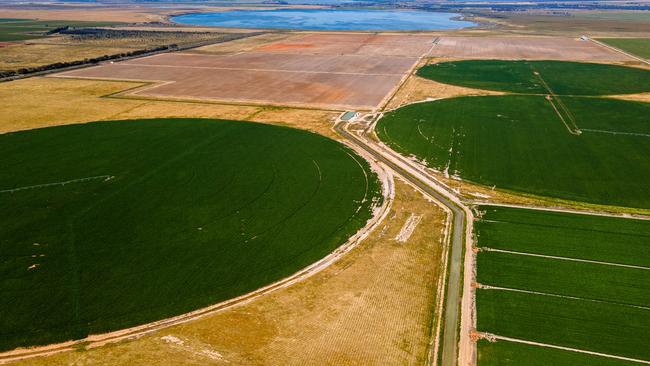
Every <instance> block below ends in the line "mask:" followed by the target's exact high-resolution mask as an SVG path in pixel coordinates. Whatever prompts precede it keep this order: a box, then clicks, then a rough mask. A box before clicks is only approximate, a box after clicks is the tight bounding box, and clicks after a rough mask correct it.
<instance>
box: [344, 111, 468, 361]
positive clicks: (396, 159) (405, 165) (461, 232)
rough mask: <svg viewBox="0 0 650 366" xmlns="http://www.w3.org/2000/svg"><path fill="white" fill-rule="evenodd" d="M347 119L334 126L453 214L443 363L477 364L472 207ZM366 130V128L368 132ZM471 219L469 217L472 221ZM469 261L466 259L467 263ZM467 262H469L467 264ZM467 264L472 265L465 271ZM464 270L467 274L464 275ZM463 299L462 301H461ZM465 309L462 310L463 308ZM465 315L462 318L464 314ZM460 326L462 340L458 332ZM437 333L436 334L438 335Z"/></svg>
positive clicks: (434, 358) (442, 335) (443, 338)
mask: <svg viewBox="0 0 650 366" xmlns="http://www.w3.org/2000/svg"><path fill="white" fill-rule="evenodd" d="M346 126H347V123H345V122H339V123H337V124H336V125H335V127H334V129H335V130H336V132H338V133H339V134H340V135H341V136H343V137H345V138H347V139H348V140H350V141H351V142H352V143H354V144H355V145H357V146H358V147H360V148H362V149H363V150H365V151H366V152H368V153H369V154H370V155H371V156H373V157H374V158H375V159H377V160H378V161H381V162H382V163H383V164H385V165H386V166H388V167H389V168H390V169H392V170H393V171H395V173H397V174H399V175H400V176H402V177H403V178H404V179H406V180H407V181H408V182H410V183H411V184H413V185H415V186H416V187H418V188H419V189H420V190H422V191H423V192H425V193H426V194H427V195H429V196H430V197H431V198H433V199H435V200H437V201H438V202H440V203H441V204H443V205H444V206H446V207H447V208H448V209H449V210H450V211H451V214H452V215H453V217H452V227H451V241H450V244H451V248H450V251H451V253H450V256H449V262H448V266H447V268H448V269H447V270H448V277H447V283H446V294H445V299H444V309H443V312H444V317H443V319H444V321H443V332H442V334H441V335H438V337H440V340H439V342H440V343H441V346H442V347H441V348H440V350H441V352H442V355H441V358H440V360H441V362H440V365H442V366H455V365H468V364H475V361H476V357H475V356H476V352H475V344H474V342H472V341H471V340H470V337H469V333H470V331H471V330H472V329H473V328H474V327H475V326H474V319H475V317H474V314H473V313H474V311H473V303H472V301H473V296H472V293H473V289H472V287H471V283H472V277H471V276H472V273H471V268H472V266H471V263H472V262H471V261H472V260H473V259H472V256H471V255H466V256H465V258H463V244H465V245H466V248H465V250H466V253H467V254H469V253H471V229H472V225H471V224H470V222H471V220H473V214H472V212H471V210H470V209H469V208H468V207H466V206H465V205H463V203H462V202H461V201H460V199H458V197H456V196H455V195H454V194H453V193H452V192H451V191H450V190H449V189H447V188H445V187H443V186H442V185H440V184H438V183H436V181H435V179H434V178H432V177H431V176H430V175H429V174H428V173H426V172H425V171H423V170H422V169H420V168H418V167H416V166H414V165H413V163H411V162H409V161H408V160H407V159H405V158H403V157H402V156H400V155H399V154H397V153H395V152H393V151H392V150H390V149H387V148H383V147H381V146H380V145H378V144H376V143H373V142H371V141H370V140H369V139H367V138H366V137H365V136H363V133H362V134H359V135H357V134H355V133H352V132H350V131H348V130H347V129H346ZM364 133H365V132H364ZM468 220H469V221H468ZM463 262H465V263H463ZM463 264H465V265H463ZM463 268H467V269H470V271H469V272H468V273H464V271H463ZM463 274H464V275H463ZM461 289H462V291H461ZM461 300H462V301H461ZM461 309H462V312H461ZM461 315H462V318H461ZM459 328H460V342H459V340H458V339H459V338H458V332H459ZM435 336H436V335H434V337H435ZM428 361H429V362H428V364H429V365H435V364H437V361H438V360H437V357H433V359H429V360H428Z"/></svg>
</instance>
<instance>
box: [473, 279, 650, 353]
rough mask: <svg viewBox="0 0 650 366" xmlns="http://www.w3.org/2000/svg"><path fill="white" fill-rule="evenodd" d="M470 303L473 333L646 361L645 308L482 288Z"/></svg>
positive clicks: (649, 317) (648, 327)
mask: <svg viewBox="0 0 650 366" xmlns="http://www.w3.org/2000/svg"><path fill="white" fill-rule="evenodd" d="M479 271H480V268H479ZM476 306H477V309H478V318H477V320H478V322H477V326H478V330H479V331H484V332H489V333H494V334H498V335H501V336H505V337H511V338H516V339H524V340H529V341H534V342H540V343H547V344H552V345H559V346H564V347H570V348H577V349H581V350H587V351H593V352H599V353H605V354H611V355H616V356H623V357H630V358H635V359H641V360H650V348H648V347H647V345H648V344H649V342H650V309H647V308H636V307H631V306H621V305H617V304H611V303H606V302H594V301H589V300H581V299H568V298H562V297H553V296H547V295H535V294H527V293H517V292H510V291H497V290H482V289H478V290H477V291H476Z"/></svg>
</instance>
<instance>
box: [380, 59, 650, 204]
mask: <svg viewBox="0 0 650 366" xmlns="http://www.w3.org/2000/svg"><path fill="white" fill-rule="evenodd" d="M418 73H419V75H421V76H423V77H427V78H431V79H434V80H437V81H441V82H445V83H449V84H456V85H462V86H467V87H474V88H484V89H492V90H499V91H506V92H516V93H521V94H520V95H505V96H486V97H461V98H452V99H445V100H438V101H434V102H426V103H417V104H412V105H409V106H406V107H403V108H400V109H398V110H395V111H393V112H390V113H388V114H386V116H385V117H384V118H382V119H381V120H380V121H379V123H378V125H377V134H378V135H379V137H380V138H381V139H382V140H383V141H384V142H386V143H387V144H388V145H390V146H391V147H392V148H393V149H395V150H397V151H399V152H401V153H405V154H407V155H414V156H415V157H417V158H418V159H421V160H424V162H425V163H426V164H427V165H428V166H430V167H432V168H435V169H438V170H441V171H444V172H446V173H448V174H450V175H457V176H459V177H461V178H464V179H467V180H470V181H473V182H476V183H480V184H484V185H488V186H496V187H497V188H504V189H508V190H516V191H521V192H527V193H532V194H537V195H543V196H551V197H558V198H563V199H569V200H575V201H585V202H591V203H598V204H609V205H620V206H630V207H640V208H650V196H648V194H647V182H648V181H649V180H650V166H648V164H647V157H648V156H650V123H648V115H650V104H648V103H640V102H630V101H622V100H616V99H606V98H595V97H592V96H597V95H606V94H623V93H636V92H642V91H650V72H648V71H645V70H641V69H632V68H625V67H618V66H610V65H599V64H579V63H566V62H552V61H543V62H523V61H519V62H508V61H461V62H449V63H442V64H436V65H431V66H427V67H425V68H422V69H420V70H419V72H418ZM595 75H597V77H596V76H595Z"/></svg>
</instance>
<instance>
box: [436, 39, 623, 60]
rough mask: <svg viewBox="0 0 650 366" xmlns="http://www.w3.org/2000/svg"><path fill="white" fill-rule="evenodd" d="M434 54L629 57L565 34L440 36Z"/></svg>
mask: <svg viewBox="0 0 650 366" xmlns="http://www.w3.org/2000/svg"><path fill="white" fill-rule="evenodd" d="M431 55H432V56H435V57H449V58H460V59H500V60H511V59H512V60H566V61H575V60H585V61H631V60H632V59H631V58H630V57H627V56H625V55H623V54H621V53H619V52H616V51H613V50H610V49H607V48H605V47H602V46H600V45H598V44H596V43H594V42H589V41H583V40H580V39H576V38H564V37H521V36H515V37H508V36H505V37H504V36H499V37H493V36H480V37H455V36H452V37H448V36H443V37H440V39H439V41H438V43H437V45H436V47H434V48H433V50H432V51H431Z"/></svg>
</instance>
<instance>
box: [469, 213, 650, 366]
mask: <svg viewBox="0 0 650 366" xmlns="http://www.w3.org/2000/svg"><path fill="white" fill-rule="evenodd" d="M478 216H479V218H478V219H477V220H476V221H475V223H474V233H475V235H476V238H477V246H478V247H479V248H482V250H481V251H479V252H478V254H477V261H476V274H477V282H478V283H479V284H481V285H482V286H485V287H483V288H479V289H478V290H477V293H476V294H477V295H476V296H477V297H476V309H477V324H478V330H479V331H481V332H486V333H492V334H495V335H497V336H502V337H510V338H515V339H519V340H523V341H532V342H539V343H545V344H550V345H555V346H561V347H568V348H576V349H579V350H586V351H592V352H598V353H603V354H610V355H614V356H621V357H629V358H635V359H641V360H649V361H650V351H649V350H648V348H647V347H644V346H643V345H644V344H647V343H648V342H649V341H650V276H649V274H650V266H649V264H650V251H649V249H650V221H649V220H641V219H632V218H620V217H607V216H597V215H585V214H575V213H566V212H553V211H542V210H532V209H522V208H511V207H498V206H480V207H478ZM489 249H498V250H505V251H511V253H507V252H497V251H490V250H489ZM512 252H518V253H512ZM523 253H527V254H535V255H544V256H547V257H541V256H531V255H524V254H523ZM548 256H553V257H556V258H551V257H548ZM558 257H562V258H564V259H562V258H558ZM568 259H579V260H568ZM587 261H591V262H587ZM614 263H624V264H627V265H629V266H623V265H613V264H614ZM632 266H637V267H632ZM501 343H502V341H498V342H497V343H496V344H488V342H482V343H479V366H485V365H518V364H528V363H526V362H523V361H522V360H526V359H527V358H530V357H532V358H535V357H537V356H539V357H543V358H544V359H545V360H546V362H547V363H548V364H552V365H618V364H621V363H617V362H619V361H614V360H611V359H606V358H603V357H596V356H587V355H584V354H582V355H581V354H579V353H575V352H566V351H560V350H552V349H546V348H542V347H537V346H528V345H521V344H516V343H510V342H504V343H502V344H501ZM547 353H548V355H546V354H547ZM544 355H546V356H544ZM522 362H523V363H522ZM534 362H536V361H534ZM623 364H625V363H623ZM532 365H535V363H532Z"/></svg>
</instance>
